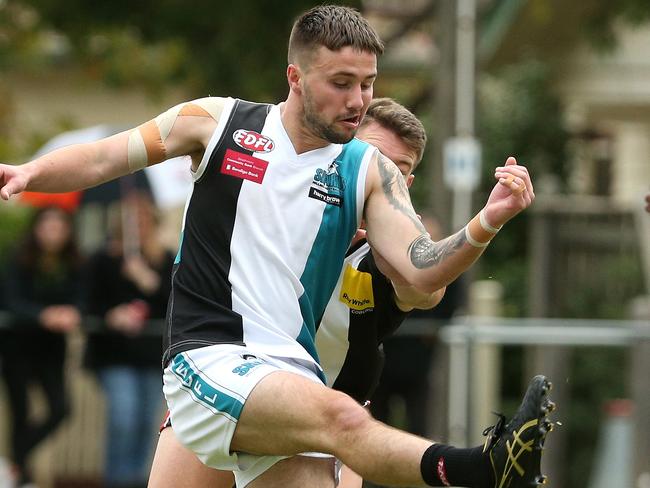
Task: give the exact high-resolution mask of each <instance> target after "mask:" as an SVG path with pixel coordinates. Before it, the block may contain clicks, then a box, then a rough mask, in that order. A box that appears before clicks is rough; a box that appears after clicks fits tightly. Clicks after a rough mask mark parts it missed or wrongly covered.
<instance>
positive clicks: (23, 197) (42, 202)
mask: <svg viewBox="0 0 650 488" xmlns="http://www.w3.org/2000/svg"><path fill="white" fill-rule="evenodd" d="M81 195H82V192H80V191H71V192H68V193H40V192H32V191H25V192H22V193H21V194H20V201H21V202H23V203H26V204H27V205H31V206H32V207H38V208H40V207H51V206H56V207H59V208H62V209H63V210H65V211H66V212H74V211H75V210H76V209H77V207H79V203H80V202H81Z"/></svg>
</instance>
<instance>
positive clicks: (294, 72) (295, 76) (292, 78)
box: [287, 64, 302, 95]
mask: <svg viewBox="0 0 650 488" xmlns="http://www.w3.org/2000/svg"><path fill="white" fill-rule="evenodd" d="M301 79H302V72H301V71H300V68H299V67H298V66H296V65H295V64H290V65H289V66H287V81H288V82H289V89H290V90H291V91H292V92H295V93H296V94H298V95H301V94H302V86H301V84H300V80H301Z"/></svg>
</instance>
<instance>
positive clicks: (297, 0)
mask: <svg viewBox="0 0 650 488" xmlns="http://www.w3.org/2000/svg"><path fill="white" fill-rule="evenodd" d="M23 3H24V4H26V5H29V6H30V7H32V8H33V9H34V11H35V12H37V13H38V16H39V19H41V23H42V26H43V27H44V28H51V29H53V30H55V31H56V32H59V33H62V34H63V35H64V36H65V38H66V39H68V40H69V41H70V45H71V49H72V50H73V53H71V55H74V56H76V57H81V58H82V59H84V61H85V64H86V65H87V66H88V67H89V68H90V69H92V70H93V71H94V72H97V73H99V74H100V75H101V76H102V77H103V78H104V79H107V80H108V81H109V82H110V83H112V84H130V83H137V84H144V85H145V86H147V87H148V88H149V89H150V90H151V91H152V92H153V93H156V92H157V91H158V90H160V89H161V87H164V86H165V84H167V83H169V82H170V81H180V80H182V81H183V82H186V83H190V84H191V85H192V86H193V87H194V90H195V91H196V92H197V94H202V95H205V94H210V95H235V96H239V97H243V98H251V99H256V100H270V101H275V100H277V99H279V98H281V97H283V96H284V95H285V94H286V89H287V88H286V80H285V79H284V76H282V73H284V70H285V68H286V51H287V41H288V35H289V31H290V30H291V25H292V23H293V20H294V18H295V17H296V16H297V15H298V14H300V13H301V12H302V11H304V10H306V9H307V8H309V7H312V6H314V5H315V4H316V2H314V1H313V0H290V1H285V2H277V1H272V0H262V1H260V0H240V1H239V2H231V3H229V4H228V8H224V6H223V4H220V3H219V2H214V1H208V0H197V1H195V2H192V3H191V4H187V3H185V2H180V1H178V0H158V1H156V2H154V1H151V0H145V1H141V2H132V1H125V0H116V1H113V2H87V1H85V0H68V1H66V2H60V1H58V0H24V2H23ZM345 3H346V4H348V5H351V6H357V7H358V6H359V3H360V2H358V1H357V2H345Z"/></svg>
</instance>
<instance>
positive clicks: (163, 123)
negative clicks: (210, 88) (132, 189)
mask: <svg viewBox="0 0 650 488" xmlns="http://www.w3.org/2000/svg"><path fill="white" fill-rule="evenodd" d="M223 106H224V99H223V98H218V97H207V98H199V99H197V100H193V101H191V102H185V103H181V104H179V105H176V106H175V107H172V108H170V109H169V110H167V111H166V112H164V113H162V114H160V115H158V116H157V117H156V118H155V119H152V120H150V121H148V122H145V123H144V124H142V125H139V126H138V127H136V128H135V129H133V130H132V131H131V133H130V134H129V143H128V161H129V169H130V170H131V172H135V171H138V170H141V169H143V168H145V167H147V166H151V165H152V164H156V163H160V162H161V161H164V160H165V159H167V148H166V147H165V140H166V139H167V137H168V136H169V133H170V132H171V131H172V128H173V127H174V124H175V123H176V120H177V119H178V118H179V117H187V116H194V117H210V118H212V119H214V120H215V121H217V122H218V121H219V117H221V112H222V110H223Z"/></svg>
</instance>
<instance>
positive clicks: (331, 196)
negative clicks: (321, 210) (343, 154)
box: [309, 161, 345, 207]
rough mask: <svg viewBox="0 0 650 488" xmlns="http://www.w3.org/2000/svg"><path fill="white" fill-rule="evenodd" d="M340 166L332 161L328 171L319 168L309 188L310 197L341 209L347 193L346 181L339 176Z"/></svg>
mask: <svg viewBox="0 0 650 488" xmlns="http://www.w3.org/2000/svg"><path fill="white" fill-rule="evenodd" d="M338 167H339V165H338V163H337V162H336V161H332V162H331V163H330V164H329V166H328V167H327V169H326V170H324V169H321V168H318V169H317V170H316V174H315V175H314V180H313V181H312V183H311V185H312V186H311V187H310V188H309V197H310V198H315V199H316V200H320V201H322V202H325V203H327V204H329V205H336V206H337V207H340V206H341V205H343V192H344V191H345V180H344V179H343V177H342V176H341V175H340V174H339V172H338V169H337V168H338Z"/></svg>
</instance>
